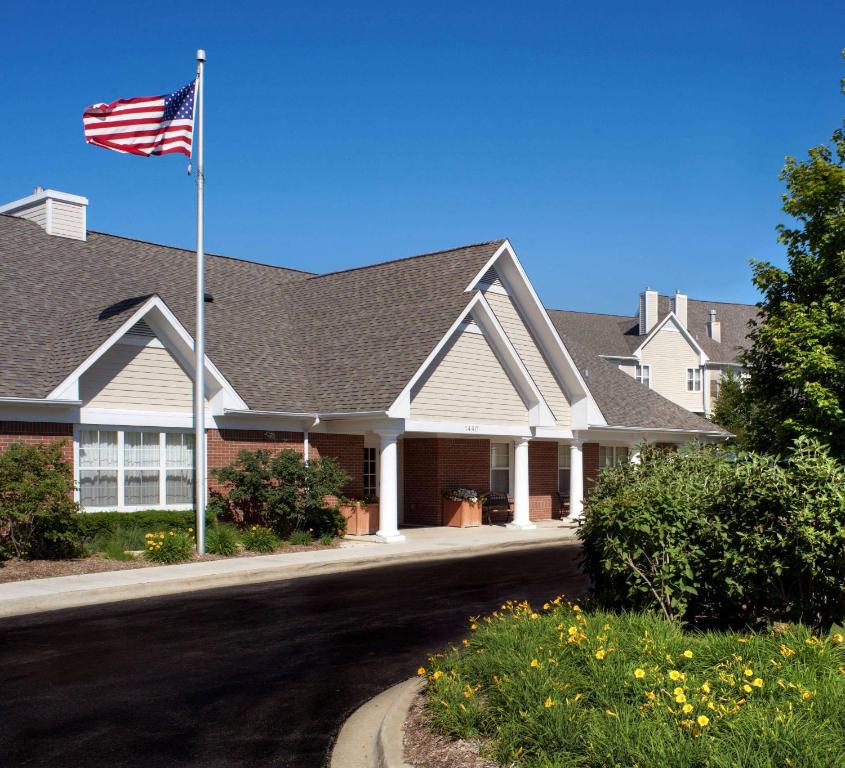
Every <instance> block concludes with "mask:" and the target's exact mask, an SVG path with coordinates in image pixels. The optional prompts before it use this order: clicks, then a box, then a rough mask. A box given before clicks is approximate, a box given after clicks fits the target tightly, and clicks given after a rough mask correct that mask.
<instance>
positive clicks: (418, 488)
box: [402, 437, 490, 525]
mask: <svg viewBox="0 0 845 768" xmlns="http://www.w3.org/2000/svg"><path fill="white" fill-rule="evenodd" d="M402 450H403V457H402V460H403V466H404V477H403V480H404V487H403V497H402V498H403V506H404V522H406V523H409V524H412V525H440V523H441V512H442V493H443V490H444V489H446V488H454V487H457V486H464V487H466V488H474V489H476V490H478V491H487V490H488V489H489V487H490V441H489V440H473V439H461V438H429V437H422V438H417V437H414V438H405V439H403V440H402Z"/></svg>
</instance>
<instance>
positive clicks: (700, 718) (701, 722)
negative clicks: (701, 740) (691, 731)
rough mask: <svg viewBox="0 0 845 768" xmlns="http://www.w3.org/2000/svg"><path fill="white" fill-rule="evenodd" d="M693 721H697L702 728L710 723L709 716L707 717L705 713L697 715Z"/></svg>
mask: <svg viewBox="0 0 845 768" xmlns="http://www.w3.org/2000/svg"><path fill="white" fill-rule="evenodd" d="M695 722H697V723H698V724H699V726H701V727H702V728H705V727H706V726H708V725H710V718H709V717H707V715H699V716H698V717H697V718H696V719H695Z"/></svg>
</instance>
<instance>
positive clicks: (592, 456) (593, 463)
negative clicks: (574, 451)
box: [581, 443, 599, 498]
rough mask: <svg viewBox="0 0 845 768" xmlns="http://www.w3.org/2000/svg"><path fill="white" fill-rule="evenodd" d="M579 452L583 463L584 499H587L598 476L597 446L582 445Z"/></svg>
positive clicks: (595, 444)
mask: <svg viewBox="0 0 845 768" xmlns="http://www.w3.org/2000/svg"><path fill="white" fill-rule="evenodd" d="M581 450H582V451H583V453H582V458H583V463H584V498H587V496H589V495H590V490H591V489H592V487H593V484H594V483H595V482H596V478H598V476H599V444H598V443H584V445H583V446H582V447H581Z"/></svg>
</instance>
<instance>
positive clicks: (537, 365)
mask: <svg viewBox="0 0 845 768" xmlns="http://www.w3.org/2000/svg"><path fill="white" fill-rule="evenodd" d="M484 298H485V299H487V301H488V302H489V304H490V306H491V307H492V309H493V313H494V314H495V315H496V317H497V319H498V320H499V322H500V323H501V324H502V328H504V329H505V333H506V334H507V337H508V338H509V339H510V342H511V344H513V347H514V349H515V350H516V352H517V354H518V355H519V357H520V359H521V360H522V364H523V365H524V366H525V367H526V369H527V370H528V373H529V374H531V378H532V379H533V380H534V384H535V385H536V386H537V389H539V390H540V394H541V395H542V396H543V399H544V400H545V401H546V404H547V405H548V406H549V408H550V409H551V411H552V414H553V415H554V417H555V421H556V422H557V424H558V426H561V427H568V426H570V424H571V413H570V405H569V399H568V398H567V397H566V394H565V393H564V391H563V389H562V388H561V386H560V384H558V382H557V379H556V378H555V377H554V374H553V373H552V371H551V369H550V368H549V364H548V363H547V362H546V358H545V357H543V353H542V352H541V351H540V349H539V347H538V346H537V344H536V342H535V341H534V338H533V337H532V336H531V332H530V331H529V330H528V328H527V327H526V325H525V323H524V322H523V321H522V318H521V317H520V315H519V312H517V309H516V307H515V306H514V304H513V302H512V301H511V299H510V297H509V296H504V295H502V294H499V293H492V292H487V293H485V294H484Z"/></svg>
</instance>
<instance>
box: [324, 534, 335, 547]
mask: <svg viewBox="0 0 845 768" xmlns="http://www.w3.org/2000/svg"><path fill="white" fill-rule="evenodd" d="M334 539H335V537H334V536H333V535H332V534H331V533H324V534H323V535H322V536H320V544H322V545H323V546H324V547H330V546H331V545H332V544H334Z"/></svg>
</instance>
